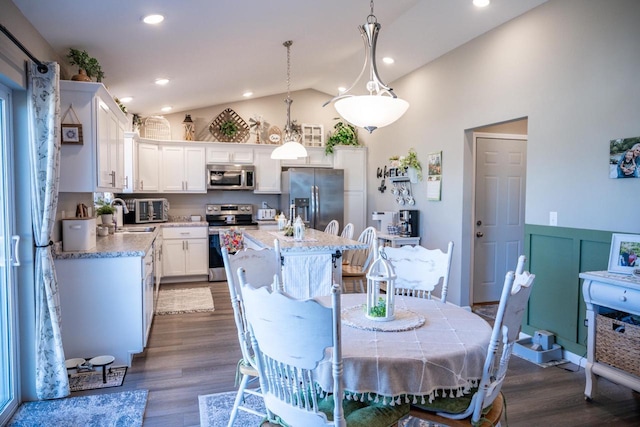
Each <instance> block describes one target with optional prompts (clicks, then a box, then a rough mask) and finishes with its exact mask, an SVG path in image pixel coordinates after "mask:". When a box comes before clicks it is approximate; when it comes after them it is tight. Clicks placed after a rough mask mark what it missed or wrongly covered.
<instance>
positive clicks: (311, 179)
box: [280, 168, 344, 231]
mask: <svg viewBox="0 0 640 427" xmlns="http://www.w3.org/2000/svg"><path fill="white" fill-rule="evenodd" d="M280 209H282V212H285V213H286V215H287V217H290V216H291V213H292V212H293V213H294V214H295V216H296V217H297V216H298V215H300V218H302V220H303V221H304V222H305V225H306V226H307V227H311V228H315V229H316V230H321V231H323V230H324V229H325V227H326V226H327V224H329V222H330V221H331V220H333V219H336V220H338V222H339V223H340V227H344V222H343V218H344V171H343V170H342V169H320V168H289V169H288V170H286V171H284V172H282V195H281V196H280Z"/></svg>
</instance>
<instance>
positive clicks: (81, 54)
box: [67, 48, 104, 82]
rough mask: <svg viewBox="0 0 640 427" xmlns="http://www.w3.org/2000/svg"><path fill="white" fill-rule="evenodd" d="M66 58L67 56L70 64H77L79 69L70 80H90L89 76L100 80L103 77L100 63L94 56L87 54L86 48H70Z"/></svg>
mask: <svg viewBox="0 0 640 427" xmlns="http://www.w3.org/2000/svg"><path fill="white" fill-rule="evenodd" d="M67 58H69V63H70V64H71V65H77V66H78V69H79V71H78V74H76V75H75V76H73V77H71V80H76V81H91V78H92V77H95V78H96V81H98V82H101V81H102V79H103V78H104V72H103V71H102V67H101V66H100V63H99V62H98V60H97V59H96V58H93V57H91V56H89V54H88V53H87V51H86V50H79V49H74V48H71V49H69V53H68V54H67ZM85 75H86V76H85Z"/></svg>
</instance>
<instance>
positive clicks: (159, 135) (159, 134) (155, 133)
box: [143, 116, 171, 140]
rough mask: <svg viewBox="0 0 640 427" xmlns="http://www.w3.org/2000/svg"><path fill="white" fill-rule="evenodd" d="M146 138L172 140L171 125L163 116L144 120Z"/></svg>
mask: <svg viewBox="0 0 640 427" xmlns="http://www.w3.org/2000/svg"><path fill="white" fill-rule="evenodd" d="M143 126H144V137H145V138H148V139H161V140H169V139H171V125H170V124H169V120H167V119H165V118H164V117H162V116H151V117H147V118H146V119H144V124H143Z"/></svg>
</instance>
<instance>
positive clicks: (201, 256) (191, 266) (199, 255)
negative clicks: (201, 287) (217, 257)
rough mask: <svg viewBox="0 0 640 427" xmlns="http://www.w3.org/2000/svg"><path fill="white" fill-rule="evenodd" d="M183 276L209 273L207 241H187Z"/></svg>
mask: <svg viewBox="0 0 640 427" xmlns="http://www.w3.org/2000/svg"><path fill="white" fill-rule="evenodd" d="M185 242H186V245H187V246H186V247H187V251H186V254H187V255H186V258H185V261H186V262H185V274H187V275H189V274H208V273H209V239H188V240H185Z"/></svg>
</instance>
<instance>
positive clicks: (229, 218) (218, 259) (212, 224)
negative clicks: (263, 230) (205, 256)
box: [206, 203, 258, 282]
mask: <svg viewBox="0 0 640 427" xmlns="http://www.w3.org/2000/svg"><path fill="white" fill-rule="evenodd" d="M206 219H207V222H208V223H209V281H210V282H220V281H224V280H227V275H226V274H225V272H224V261H223V260H222V248H221V247H220V230H228V229H230V228H233V227H235V228H239V229H244V230H257V229H258V223H256V222H254V221H253V205H243V204H231V203H229V204H224V205H207V206H206Z"/></svg>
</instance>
